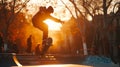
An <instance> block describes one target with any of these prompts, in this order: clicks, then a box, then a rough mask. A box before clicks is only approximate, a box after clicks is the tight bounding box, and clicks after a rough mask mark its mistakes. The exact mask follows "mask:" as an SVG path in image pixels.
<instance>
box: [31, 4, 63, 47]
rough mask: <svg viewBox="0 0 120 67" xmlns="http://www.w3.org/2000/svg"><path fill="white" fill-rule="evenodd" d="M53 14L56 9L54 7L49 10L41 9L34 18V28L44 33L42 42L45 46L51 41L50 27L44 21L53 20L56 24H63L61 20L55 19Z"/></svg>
mask: <svg viewBox="0 0 120 67" xmlns="http://www.w3.org/2000/svg"><path fill="white" fill-rule="evenodd" d="M53 12H54V9H53V7H52V6H49V7H48V8H46V7H40V8H39V11H38V12H37V13H36V14H35V15H34V16H33V18H32V23H33V26H34V27H36V28H38V29H40V30H41V31H43V40H42V44H43V45H44V44H46V43H47V41H48V40H49V39H50V38H48V25H47V24H45V23H44V20H46V19H51V20H54V21H56V22H62V21H61V20H59V19H57V18H54V17H52V16H51V15H50V14H51V13H53ZM51 40H52V39H51Z"/></svg>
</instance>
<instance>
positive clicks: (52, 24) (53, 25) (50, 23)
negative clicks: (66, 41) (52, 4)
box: [44, 19, 62, 31]
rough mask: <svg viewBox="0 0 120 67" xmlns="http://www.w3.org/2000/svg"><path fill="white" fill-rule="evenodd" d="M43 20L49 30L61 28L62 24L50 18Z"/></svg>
mask: <svg viewBox="0 0 120 67" xmlns="http://www.w3.org/2000/svg"><path fill="white" fill-rule="evenodd" d="M44 22H45V23H46V24H47V25H48V28H49V30H54V31H60V30H61V27H62V24H60V23H57V22H55V21H53V20H50V19H47V20H45V21H44Z"/></svg>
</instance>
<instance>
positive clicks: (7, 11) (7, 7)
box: [0, 0, 29, 44]
mask: <svg viewBox="0 0 120 67" xmlns="http://www.w3.org/2000/svg"><path fill="white" fill-rule="evenodd" d="M28 1H29V0H26V1H25V2H22V1H21V0H20V1H17V0H12V1H7V0H1V2H0V5H1V6H0V13H1V17H0V19H1V23H3V24H4V25H5V26H4V28H3V30H2V32H3V35H4V41H5V43H6V44H7V36H8V28H9V26H10V24H11V23H12V22H13V20H14V19H15V18H16V16H17V15H18V13H19V12H20V11H21V10H22V9H23V8H24V7H25V5H26V4H27V2H28Z"/></svg>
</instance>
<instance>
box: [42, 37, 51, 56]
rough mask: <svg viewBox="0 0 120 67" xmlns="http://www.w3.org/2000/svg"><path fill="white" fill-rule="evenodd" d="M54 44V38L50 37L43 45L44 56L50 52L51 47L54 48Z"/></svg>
mask: <svg viewBox="0 0 120 67" xmlns="http://www.w3.org/2000/svg"><path fill="white" fill-rule="evenodd" d="M52 42H53V40H52V38H51V37H49V38H48V39H47V40H46V43H44V44H42V45H43V47H42V55H44V54H45V53H46V52H47V51H48V49H49V48H50V46H52Z"/></svg>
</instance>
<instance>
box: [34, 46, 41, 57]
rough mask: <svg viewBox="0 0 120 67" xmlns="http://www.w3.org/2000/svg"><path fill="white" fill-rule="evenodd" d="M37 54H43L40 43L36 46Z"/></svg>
mask: <svg viewBox="0 0 120 67" xmlns="http://www.w3.org/2000/svg"><path fill="white" fill-rule="evenodd" d="M35 54H36V55H40V54H41V52H40V44H38V45H37V46H36V48H35Z"/></svg>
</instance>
